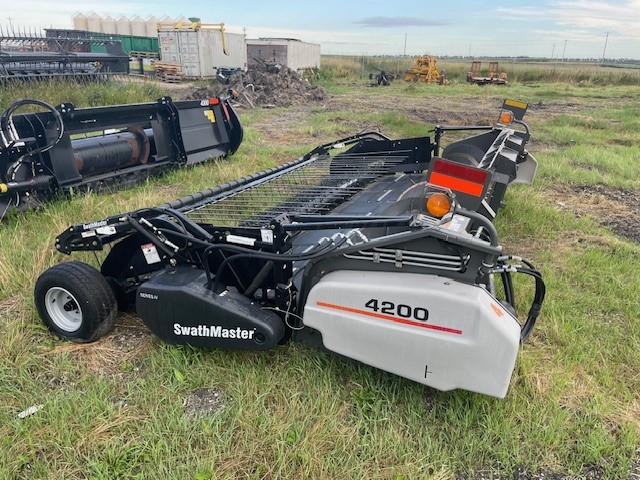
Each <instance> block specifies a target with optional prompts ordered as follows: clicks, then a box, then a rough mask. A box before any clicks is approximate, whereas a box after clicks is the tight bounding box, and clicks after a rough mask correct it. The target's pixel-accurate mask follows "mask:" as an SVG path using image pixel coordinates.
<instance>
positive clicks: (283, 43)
mask: <svg viewBox="0 0 640 480" xmlns="http://www.w3.org/2000/svg"><path fill="white" fill-rule="evenodd" d="M258 60H263V61H266V62H268V63H279V64H280V65H283V66H285V67H289V68H290V69H291V70H295V71H302V70H305V69H307V68H318V67H319V66H320V45H318V44H317V43H307V42H302V41H300V40H296V39H294V38H259V39H257V40H255V39H247V61H248V63H249V66H251V65H252V64H254V63H256V62H257V61H258Z"/></svg>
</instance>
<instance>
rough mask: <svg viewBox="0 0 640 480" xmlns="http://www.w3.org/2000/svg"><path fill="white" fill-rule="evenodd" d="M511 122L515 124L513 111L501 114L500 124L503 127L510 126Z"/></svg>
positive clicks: (504, 111) (505, 111)
mask: <svg viewBox="0 0 640 480" xmlns="http://www.w3.org/2000/svg"><path fill="white" fill-rule="evenodd" d="M511 122H513V112H512V111H510V110H503V111H502V112H500V120H498V123H500V124H501V125H509V124H510V123H511Z"/></svg>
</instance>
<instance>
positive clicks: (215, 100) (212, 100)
mask: <svg viewBox="0 0 640 480" xmlns="http://www.w3.org/2000/svg"><path fill="white" fill-rule="evenodd" d="M219 103H220V99H219V98H210V99H209V105H218V104H219Z"/></svg>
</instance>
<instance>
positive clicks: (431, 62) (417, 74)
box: [404, 55, 446, 85]
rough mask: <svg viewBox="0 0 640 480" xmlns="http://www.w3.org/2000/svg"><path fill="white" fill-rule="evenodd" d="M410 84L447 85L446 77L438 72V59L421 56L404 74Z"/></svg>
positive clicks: (431, 56) (430, 56)
mask: <svg viewBox="0 0 640 480" xmlns="http://www.w3.org/2000/svg"><path fill="white" fill-rule="evenodd" d="M404 79H405V80H406V81H408V82H426V83H439V84H441V85H442V84H444V83H446V76H445V75H444V73H441V72H440V71H439V70H438V66H437V60H436V57H434V56H433V55H419V56H418V57H417V58H416V61H415V63H414V65H413V67H412V68H411V70H407V71H406V72H405V74H404Z"/></svg>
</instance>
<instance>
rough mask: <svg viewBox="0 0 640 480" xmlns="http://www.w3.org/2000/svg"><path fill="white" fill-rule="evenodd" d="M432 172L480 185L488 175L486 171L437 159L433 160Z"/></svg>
mask: <svg viewBox="0 0 640 480" xmlns="http://www.w3.org/2000/svg"><path fill="white" fill-rule="evenodd" d="M433 171H434V172H438V173H443V174H445V175H450V176H452V177H457V178H461V179H463V180H469V181H471V182H474V183H481V184H482V185H484V182H485V181H486V179H487V175H489V172H487V171H486V170H481V169H479V168H475V167H470V166H467V165H460V164H459V163H452V162H447V161H445V160H441V159H439V158H436V159H434V164H433Z"/></svg>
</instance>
